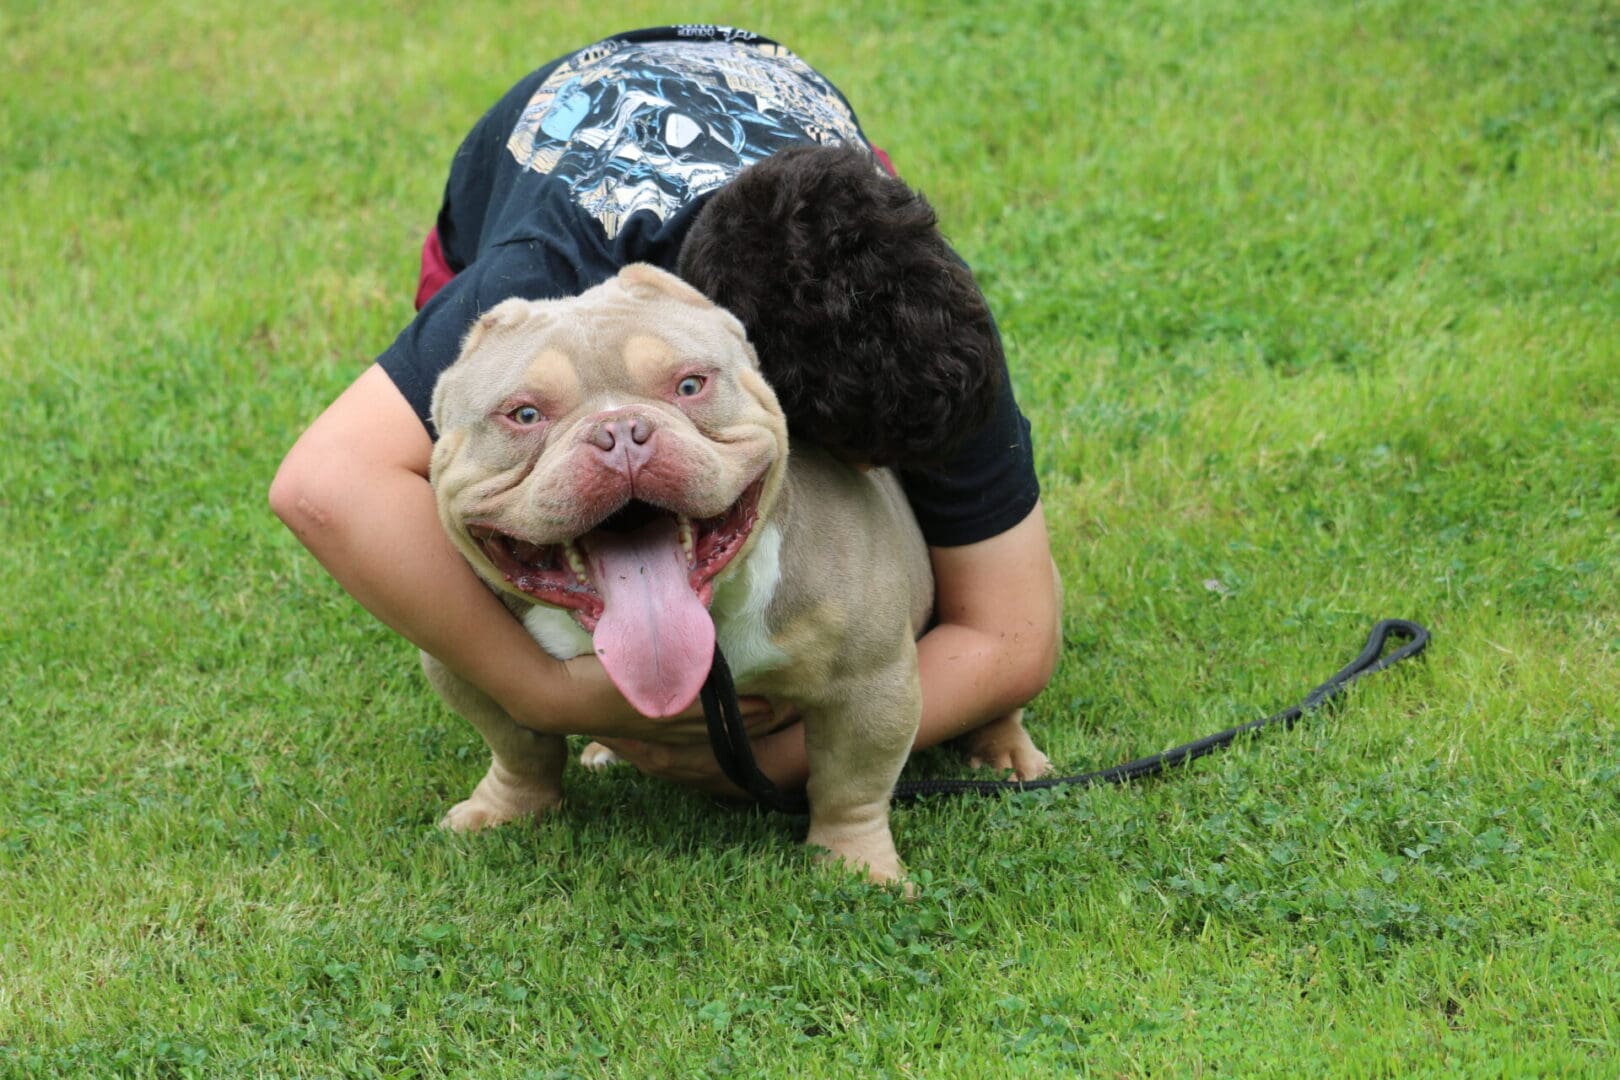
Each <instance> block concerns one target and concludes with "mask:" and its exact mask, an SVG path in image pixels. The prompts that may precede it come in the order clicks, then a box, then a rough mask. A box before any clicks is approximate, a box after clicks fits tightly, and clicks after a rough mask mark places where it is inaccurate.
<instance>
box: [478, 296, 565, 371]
mask: <svg viewBox="0 0 1620 1080" xmlns="http://www.w3.org/2000/svg"><path fill="white" fill-rule="evenodd" d="M545 317H546V310H545V303H544V302H543V301H535V300H524V299H523V298H521V297H517V296H514V297H512V298H511V299H509V300H502V301H501V302H500V303H498V304H496V305H495V306H494V307H492V308H490V309H489V310H488V311H486V312H484V313H483V314H482V315H480V316H479V317H478V321H477V322H475V323H473V324H472V325H471V326H469V327H468V328H467V333H466V334H465V335H463V336H462V339H461V352H460V353H458V354H457V355H458V356H466V355H467V354H468V353H470V352H472V351H473V349H474V348H475V347H477V345H478V343H479V342H480V341H482V340H483V339H484V337H485V335H487V334H489V333H491V332H493V331H497V330H505V329H510V328H512V327H514V326H523V325H524V324H526V323H528V322H530V321H532V320H534V319H537V318H545Z"/></svg>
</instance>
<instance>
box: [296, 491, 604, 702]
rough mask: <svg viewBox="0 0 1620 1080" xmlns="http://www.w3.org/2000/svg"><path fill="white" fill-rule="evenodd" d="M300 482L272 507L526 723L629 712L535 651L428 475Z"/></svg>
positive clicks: (391, 620) (335, 568)
mask: <svg viewBox="0 0 1620 1080" xmlns="http://www.w3.org/2000/svg"><path fill="white" fill-rule="evenodd" d="M294 471H296V469H295V470H294ZM278 482H279V481H278ZM296 483H297V481H296V479H295V480H294V481H292V482H291V484H292V485H293V487H294V490H290V491H289V490H283V491H282V492H280V493H279V497H273V502H275V503H276V510H277V513H278V514H280V515H281V516H282V518H283V520H284V521H285V522H286V523H287V525H288V527H289V528H291V529H292V530H293V532H294V533H295V534H297V536H298V538H299V540H300V541H302V542H303V544H304V546H305V547H307V548H309V550H310V552H311V553H312V554H313V555H314V556H315V557H316V558H317V559H318V560H320V562H321V565H323V566H325V567H326V569H327V571H328V572H329V573H331V575H332V576H333V577H334V578H336V579H337V581H338V583H339V584H340V585H342V586H343V588H344V589H346V590H347V591H348V592H349V594H350V595H352V596H353V597H354V598H355V599H356V600H358V601H359V602H360V603H361V604H362V605H363V606H364V607H365V608H366V609H367V610H368V611H370V612H371V613H372V614H373V615H375V616H377V618H379V619H381V620H382V621H383V622H384V623H386V624H388V626H390V627H392V628H393V629H394V630H396V631H398V632H399V633H400V634H401V635H403V636H404V637H406V638H407V639H409V640H410V641H411V642H412V643H414V644H415V645H416V646H417V647H419V648H421V649H423V650H425V651H426V652H428V653H431V654H432V655H433V656H435V657H437V658H438V659H439V660H440V661H441V662H443V663H444V664H445V665H447V666H448V667H449V668H450V669H451V670H453V671H455V672H456V673H458V674H459V675H461V676H462V677H463V678H465V679H467V680H468V681H469V682H471V683H472V684H473V685H475V686H477V687H478V688H479V689H481V690H483V691H484V692H485V693H486V694H488V695H489V696H490V697H492V698H494V699H495V701H496V702H497V703H499V704H500V705H501V707H502V708H504V709H506V710H507V712H508V713H509V714H511V715H512V717H513V718H514V719H516V720H517V721H518V722H519V723H522V724H525V725H526V726H529V727H533V728H535V729H536V730H541V731H546V732H549V733H553V734H562V733H567V732H572V731H583V730H587V727H588V726H589V725H592V724H593V723H595V722H596V721H597V718H598V717H600V716H602V715H603V713H604V712H612V711H616V710H622V709H624V708H628V706H627V705H625V704H624V701H623V698H622V697H620V696H619V695H618V693H617V692H616V691H614V690H613V689H612V686H611V684H609V683H607V681H606V679H605V678H604V679H600V680H592V679H590V678H581V677H576V676H575V675H574V674H573V673H571V672H570V669H569V667H568V666H567V665H565V664H563V663H561V662H559V661H557V660H554V659H552V658H551V657H550V656H548V655H547V654H546V653H545V652H544V650H542V649H541V648H540V647H539V646H538V645H537V644H535V642H534V640H533V639H532V638H530V637H529V635H528V633H527V632H526V631H525V630H524V629H523V627H522V625H521V624H520V623H519V622H518V621H517V620H516V619H514V618H513V617H512V616H511V614H510V613H509V612H508V611H507V610H506V608H505V607H504V606H502V604H501V603H500V601H499V600H497V599H496V598H495V596H494V594H492V593H491V592H490V591H489V589H487V588H486V587H485V586H484V585H483V583H482V582H480V581H479V580H478V577H477V576H476V575H475V574H474V573H473V572H472V569H471V568H470V567H468V565H467V563H466V561H465V560H464V559H463V558H462V557H461V554H460V553H459V552H457V551H456V549H455V548H454V547H452V546H451V544H450V541H449V540H448V539H447V538H446V537H445V536H444V531H443V527H442V526H441V525H440V524H439V521H438V516H437V513H436V511H435V509H434V503H433V498H432V494H431V489H429V487H428V484H427V481H426V480H424V479H423V478H422V477H420V476H417V475H415V474H414V473H410V472H407V471H403V470H393V471H389V472H386V473H382V474H380V475H376V476H368V478H367V483H365V484H364V485H352V486H348V485H346V486H345V488H344V490H342V491H341V492H334V491H331V490H328V491H326V492H322V491H320V490H310V488H312V487H313V488H318V487H319V483H318V482H317V481H307V482H306V485H305V486H304V487H303V488H301V489H299V488H296ZM379 522H386V523H387V527H386V528H380V527H378V525H377V523H379Z"/></svg>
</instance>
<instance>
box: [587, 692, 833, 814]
mask: <svg viewBox="0 0 1620 1080" xmlns="http://www.w3.org/2000/svg"><path fill="white" fill-rule="evenodd" d="M738 704H739V705H740V706H741V707H742V715H743V722H744V724H745V726H746V727H747V728H748V731H749V734H750V736H751V741H752V743H753V747H754V757H755V759H756V761H757V762H758V764H759V766H760V768H761V769H762V770H764V772H765V774H766V775H767V776H770V777H771V778H772V779H773V780H776V781H777V782H778V783H779V784H785V785H786V786H790V787H791V786H796V785H802V784H803V783H804V779H803V776H802V775H797V773H793V772H791V771H789V772H788V773H785V774H784V775H780V776H779V775H776V774H777V773H779V772H783V770H782V769H780V768H773V765H775V763H776V761H777V759H778V758H782V759H783V762H784V764H788V763H790V762H792V761H794V760H798V761H799V763H800V768H801V769H802V759H803V757H804V734H803V731H802V729H801V727H800V725H799V723H798V721H797V719H796V718H792V717H790V718H789V719H790V720H791V723H790V724H789V725H788V726H787V727H783V728H780V729H778V728H777V727H776V725H777V723H778V719H777V717H776V716H775V714H774V713H772V712H771V708H770V705H769V703H767V702H766V701H765V699H764V698H748V697H745V698H740V699H739V700H738ZM765 732H768V734H762V733H765ZM597 741H598V742H600V743H601V744H602V745H603V746H606V747H607V748H608V749H609V750H612V751H613V752H614V753H615V754H617V755H618V756H619V757H620V758H622V759H624V760H625V761H627V762H629V763H630V764H631V765H634V766H635V767H636V768H637V769H639V770H640V771H641V772H643V773H645V774H647V775H648V776H656V777H658V778H659V779H660V780H668V781H670V782H672V783H676V784H682V785H685V786H686V787H693V788H697V789H698V790H699V791H706V792H708V793H709V794H711V795H718V796H721V797H722V798H728V799H746V798H747V797H748V796H747V794H746V793H745V792H744V791H743V790H742V789H741V788H739V787H737V785H735V784H733V783H732V782H731V781H730V780H727V779H726V775H725V773H723V772H721V771H720V763H719V762H718V761H716V760H715V758H714V751H713V750H712V749H711V748H710V747H709V744H708V741H707V740H705V741H703V742H701V743H690V744H685V745H678V746H676V745H670V744H667V743H662V742H648V741H646V740H642V739H613V738H608V739H598V740H597ZM795 751H796V752H797V759H795V758H794V753H795ZM790 776H796V777H797V778H796V779H789V777H790Z"/></svg>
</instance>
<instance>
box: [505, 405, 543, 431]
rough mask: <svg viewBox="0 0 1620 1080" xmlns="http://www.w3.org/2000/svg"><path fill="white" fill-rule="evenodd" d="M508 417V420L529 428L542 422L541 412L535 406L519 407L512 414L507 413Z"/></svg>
mask: <svg viewBox="0 0 1620 1080" xmlns="http://www.w3.org/2000/svg"><path fill="white" fill-rule="evenodd" d="M506 416H507V419H509V420H511V421H512V422H513V423H514V424H522V425H523V426H524V427H529V426H530V425H532V424H538V423H539V422H540V420H541V416H540V410H539V409H537V408H535V407H534V406H533V405H519V406H518V407H517V408H515V409H513V410H512V411H511V412H509V413H507V414H506Z"/></svg>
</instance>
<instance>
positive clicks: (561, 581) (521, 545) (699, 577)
mask: <svg viewBox="0 0 1620 1080" xmlns="http://www.w3.org/2000/svg"><path fill="white" fill-rule="evenodd" d="M764 483H765V481H764V478H763V477H762V478H761V479H759V480H756V481H755V482H754V483H752V484H750V485H749V486H748V488H747V490H745V491H744V492H743V493H742V497H741V498H739V499H738V500H737V501H736V502H735V503H733V504H732V506H731V509H729V510H727V511H726V512H725V513H724V514H721V515H720V516H718V517H711V518H689V517H686V516H684V515H681V514H676V513H674V512H672V511H669V510H665V509H663V508H661V507H657V506H653V505H652V504H650V503H644V502H642V501H641V500H640V499H632V500H630V501H629V502H628V503H626V504H625V505H623V506H621V507H620V508H619V509H618V510H616V511H614V512H613V513H612V514H610V515H608V516H607V517H606V518H605V519H603V520H602V521H601V522H599V523H598V524H597V525H596V527H595V528H593V529H591V530H590V531H588V532H586V533H584V534H582V535H580V536H577V537H575V538H574V539H572V540H569V541H567V542H565V543H561V544H531V543H529V542H528V541H526V540H520V539H518V538H517V537H515V536H508V535H506V534H505V533H503V532H500V531H499V530H497V529H494V528H491V527H489V526H487V525H479V524H474V525H469V526H468V528H467V534H468V535H469V536H471V537H472V539H473V542H474V543H475V544H477V545H478V546H479V547H480V548H482V549H483V551H484V554H485V555H487V556H488V557H489V561H490V562H492V563H494V564H495V568H496V569H497V570H499V571H500V572H501V574H502V575H503V576H504V577H505V578H506V580H507V581H508V582H510V583H511V584H512V585H513V586H514V587H516V588H517V589H520V590H521V591H523V592H525V593H527V594H529V595H530V596H532V597H534V598H535V599H536V600H539V601H541V602H542V603H546V604H551V605H554V606H556V607H564V608H570V609H572V610H573V612H574V617H575V618H576V619H577V620H578V621H579V624H580V625H581V626H583V627H584V628H585V629H586V630H587V631H593V630H595V629H596V622H597V620H598V619H600V618H601V617H602V607H603V598H602V591H601V588H600V586H599V584H598V583H597V582H596V581H595V580H594V579H593V577H592V574H591V570H592V566H591V563H592V559H591V552H592V551H593V550H598V551H600V550H602V549H607V548H611V547H614V546H615V545H616V544H618V543H620V542H621V541H620V540H617V539H615V538H623V537H626V536H631V535H634V534H638V533H641V532H643V531H645V530H649V529H656V528H659V527H662V528H664V529H672V530H673V537H674V541H675V543H676V544H678V545H679V549H680V552H681V555H682V556H683V557H684V559H685V564H686V575H687V583H688V585H689V586H690V587H691V590H692V592H693V593H695V594H696V595H697V597H698V599H699V600H700V601H702V603H703V605H704V606H705V607H707V606H708V604H709V603H710V601H712V600H713V599H714V579H715V577H716V576H717V575H718V574H719V573H720V571H722V570H724V569H725V568H726V567H727V566H728V565H729V564H730V563H731V560H732V559H733V558H735V557H736V555H737V552H739V551H741V550H742V546H743V544H744V543H745V542H746V541H747V540H748V536H749V534H750V533H752V532H753V530H754V521H755V517H756V514H757V513H758V509H759V493H760V489H761V488H762V487H763V486H764Z"/></svg>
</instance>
